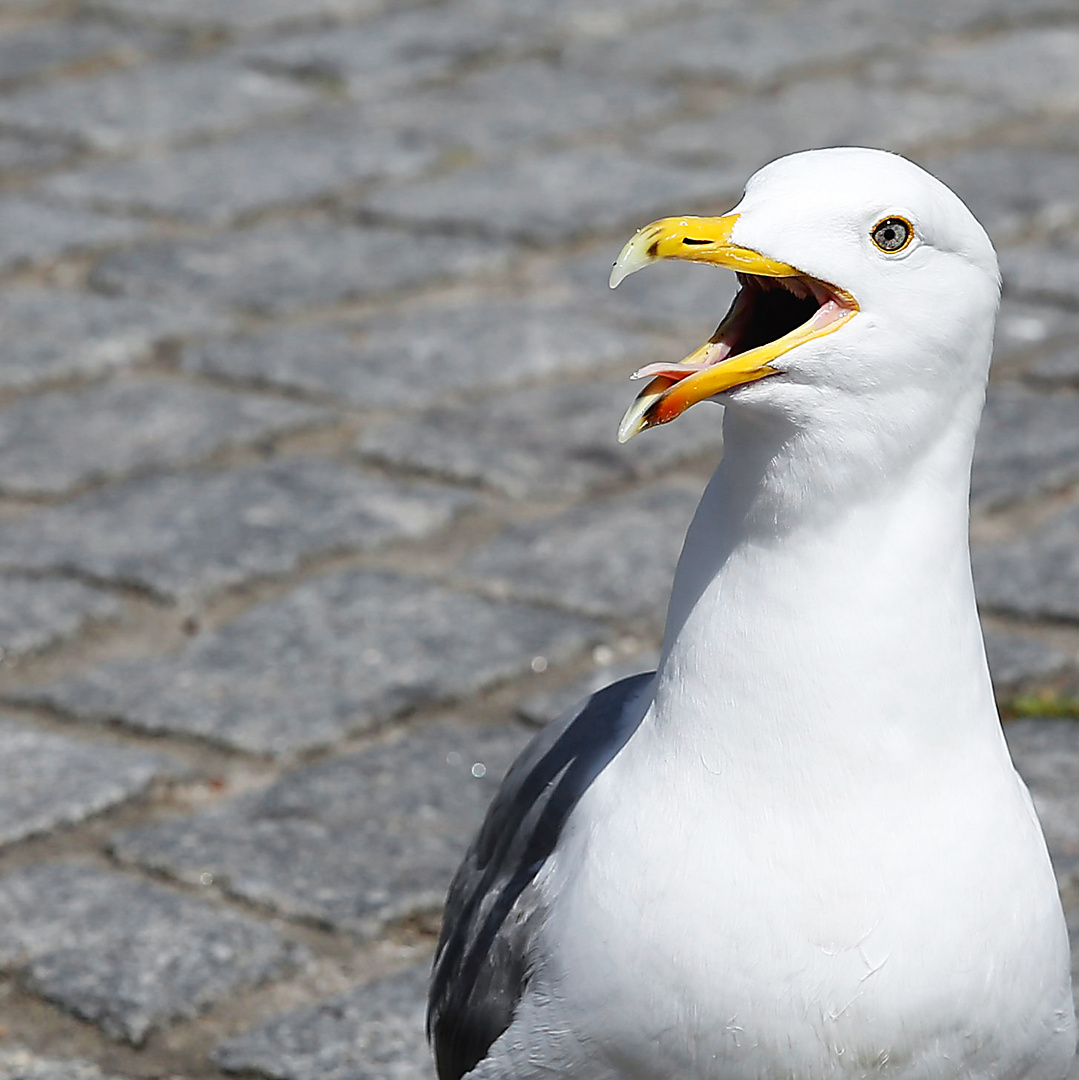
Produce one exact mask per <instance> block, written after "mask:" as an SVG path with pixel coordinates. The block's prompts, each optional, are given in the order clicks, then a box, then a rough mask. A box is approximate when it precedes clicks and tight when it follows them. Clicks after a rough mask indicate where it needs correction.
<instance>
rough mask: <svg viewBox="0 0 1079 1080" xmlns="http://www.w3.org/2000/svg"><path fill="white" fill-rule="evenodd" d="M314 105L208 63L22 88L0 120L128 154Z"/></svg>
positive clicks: (288, 85)
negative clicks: (143, 147) (134, 150)
mask: <svg viewBox="0 0 1079 1080" xmlns="http://www.w3.org/2000/svg"><path fill="white" fill-rule="evenodd" d="M316 100H317V98H316V94H315V92H314V91H313V90H311V89H309V88H307V87H303V86H299V85H296V84H295V83H293V82H289V81H287V80H284V79H277V78H272V77H270V76H268V75H265V74H262V73H260V72H257V71H250V70H246V69H244V68H243V67H241V66H239V64H238V63H237V62H236V60H235V58H226V59H222V58H219V57H212V58H210V59H207V60H192V61H188V62H187V63H170V64H150V65H145V66H140V67H134V68H129V69H127V70H124V71H111V72H107V73H105V74H102V75H96V76H93V77H91V78H86V79H79V80H72V81H69V82H57V83H53V84H50V85H46V86H43V87H40V88H34V89H28V90H25V91H23V92H22V93H20V94H16V95H14V96H12V97H7V98H3V99H2V100H0V122H2V123H4V124H8V125H11V126H12V127H14V128H16V129H21V130H23V131H29V132H37V133H41V134H45V135H56V136H61V137H64V138H68V139H73V140H77V141H79V142H80V143H82V144H83V145H85V146H88V147H91V148H94V149H98V150H130V149H134V148H135V147H137V146H140V145H143V144H146V143H164V142H171V141H173V140H177V139H182V138H186V137H190V136H193V135H197V134H203V133H210V132H215V131H229V130H232V129H235V128H240V127H244V126H247V125H249V124H251V123H253V122H254V121H256V120H261V119H265V118H267V117H272V116H279V115H283V114H288V113H295V112H298V111H300V110H301V109H303V108H304V106H307V105H310V104H312V103H314V102H315V101H316Z"/></svg>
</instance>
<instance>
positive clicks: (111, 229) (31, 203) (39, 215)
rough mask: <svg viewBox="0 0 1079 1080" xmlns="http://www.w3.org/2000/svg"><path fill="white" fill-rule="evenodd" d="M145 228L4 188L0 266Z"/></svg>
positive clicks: (100, 244)
mask: <svg viewBox="0 0 1079 1080" xmlns="http://www.w3.org/2000/svg"><path fill="white" fill-rule="evenodd" d="M0 100H2V99H0ZM145 232H146V225H145V224H144V223H142V222H137V221H125V220H123V219H121V218H115V217H107V216H106V215H104V214H97V213H94V212H93V211H91V210H80V209H78V208H76V207H71V206H57V205H55V204H53V203H46V202H40V201H38V200H35V199H31V198H27V197H25V196H23V195H17V194H11V193H7V192H5V193H4V194H3V196H2V197H0V270H11V269H14V268H17V267H21V266H24V265H26V264H27V263H40V262H47V261H50V260H53V259H56V258H59V257H60V256H61V255H67V254H70V253H71V252H75V251H88V250H92V249H94V248H104V247H111V246H114V245H116V244H121V243H124V242H125V241H128V240H134V239H137V238H138V237H140V236H142V235H144V234H145Z"/></svg>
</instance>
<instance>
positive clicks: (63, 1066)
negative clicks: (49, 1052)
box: [0, 1047, 120, 1080]
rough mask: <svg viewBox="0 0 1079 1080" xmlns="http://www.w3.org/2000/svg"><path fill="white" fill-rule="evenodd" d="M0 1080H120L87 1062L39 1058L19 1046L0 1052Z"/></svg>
mask: <svg viewBox="0 0 1079 1080" xmlns="http://www.w3.org/2000/svg"><path fill="white" fill-rule="evenodd" d="M0 1080H120V1078H119V1077H116V1076H112V1075H111V1074H110V1075H106V1074H105V1073H103V1072H102V1071H101V1070H100V1069H99V1068H98V1067H97V1066H96V1065H94V1064H93V1063H92V1062H89V1061H79V1060H77V1059H75V1060H73V1059H71V1058H54V1057H41V1056H39V1055H38V1054H34V1053H32V1052H31V1051H29V1050H26V1049H24V1048H22V1047H6V1048H5V1049H3V1050H0Z"/></svg>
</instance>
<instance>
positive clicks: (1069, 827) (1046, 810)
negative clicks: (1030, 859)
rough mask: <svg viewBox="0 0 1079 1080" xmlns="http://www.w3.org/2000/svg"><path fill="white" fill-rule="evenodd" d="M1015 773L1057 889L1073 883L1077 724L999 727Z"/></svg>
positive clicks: (1077, 853) (1076, 872)
mask: <svg viewBox="0 0 1079 1080" xmlns="http://www.w3.org/2000/svg"><path fill="white" fill-rule="evenodd" d="M1004 734H1005V736H1006V737H1007V739H1008V748H1009V749H1010V750H1011V752H1012V758H1013V760H1014V761H1015V767H1016V769H1017V770H1018V771H1019V775H1020V776H1022V778H1023V779H1024V780H1025V781H1026V783H1027V786H1028V787H1029V788H1030V794H1031V795H1032V796H1033V798H1034V806H1035V808H1036V809H1037V811H1038V817H1039V818H1041V823H1042V829H1043V830H1044V831H1045V840H1046V843H1047V844H1048V845H1049V854H1050V855H1051V856H1052V858H1053V865H1054V866H1055V867H1056V871H1057V878H1058V880H1059V881H1060V883H1061V885H1062V886H1064V887H1066V886H1068V885H1069V884H1075V883H1079V720H1071V719H1066V720H1045V719H1038V720H1012V721H1010V722H1009V723H1007V724H1005V725H1004Z"/></svg>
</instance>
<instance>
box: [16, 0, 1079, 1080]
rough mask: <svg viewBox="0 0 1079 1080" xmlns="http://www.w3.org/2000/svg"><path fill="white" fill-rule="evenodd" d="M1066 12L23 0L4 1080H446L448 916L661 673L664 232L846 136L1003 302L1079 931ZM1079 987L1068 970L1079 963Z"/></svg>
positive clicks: (1005, 465) (999, 466) (1025, 700)
mask: <svg viewBox="0 0 1079 1080" xmlns="http://www.w3.org/2000/svg"><path fill="white" fill-rule="evenodd" d="M1077 55H1079V7H1077V5H1076V0H949V2H948V3H942V2H940V0H905V2H904V3H903V4H902V5H898V4H887V3H884V2H883V0H877V2H875V3H874V2H870V0H814V2H813V3H809V2H808V0H807V2H801V3H799V2H796V0H786V2H785V0H724V2H717V3H709V2H707V0H590V2H589V3H575V2H574V0H546V2H544V3H540V2H535V3H530V2H528V0H444V2H442V3H433V4H428V5H424V4H423V3H421V2H419V0H85V2H83V3H79V2H78V0H0V331H2V347H0V646H2V649H3V653H2V662H0V705H2V714H0V1080H4V1078H6V1080H13V1078H14V1077H26V1078H34V1080H53V1078H57V1080H59V1078H79V1080H102V1078H106V1077H129V1078H136V1077H183V1078H188V1080H195V1078H202V1077H207V1078H209V1077H216V1078H221V1077H222V1076H223V1075H224V1074H228V1073H234V1072H239V1073H242V1074H244V1075H246V1076H252V1075H260V1076H267V1077H274V1078H283V1080H405V1078H413V1077H415V1078H429V1077H430V1076H431V1074H432V1070H431V1068H430V1066H429V1064H428V1062H427V1054H426V1050H425V1047H424V1043H423V1038H422V1034H421V1017H422V1011H423V1004H422V1002H423V990H424V982H425V977H426V969H427V965H428V964H429V960H430V954H431V951H432V948H433V942H434V934H435V932H436V930H437V918H438V908H439V903H440V899H441V895H442V893H443V890H444V888H445V886H446V883H447V880H448V876H449V874H450V873H451V871H452V868H453V867H454V865H455V864H456V861H457V860H458V858H459V857H460V855H461V852H462V848H463V844H464V842H465V840H466V838H467V837H468V835H469V833H470V831H471V830H472V829H473V827H474V826H475V825H476V823H477V822H478V820H479V817H480V815H481V813H482V809H483V807H484V805H485V803H486V801H487V800H488V798H489V797H490V795H491V793H492V792H493V790H494V787H495V785H496V783H497V780H498V777H499V775H500V774H501V772H502V770H503V769H504V768H505V767H506V765H507V763H508V762H509V761H510V760H511V759H512V757H513V756H514V754H515V753H516V752H517V751H518V750H519V749H520V747H521V746H522V745H523V744H524V742H525V741H526V740H527V739H528V737H529V735H530V732H532V731H534V730H535V728H536V725H538V724H542V723H543V722H544V721H545V720H546V719H547V718H549V717H550V716H551V715H552V714H554V713H556V712H557V711H559V710H560V709H561V708H562V707H563V705H565V704H566V703H567V702H568V701H570V700H572V699H574V698H575V697H577V696H578V695H579V694H581V693H583V692H584V691H585V690H586V689H588V688H589V687H591V686H594V685H596V684H597V683H598V682H602V681H606V680H608V679H610V678H612V677H615V676H617V675H620V674H623V673H628V672H630V671H633V670H640V669H642V668H644V667H645V666H647V665H648V664H649V663H651V662H652V657H653V655H654V650H655V647H656V645H657V643H658V634H659V631H660V627H661V620H662V611H663V605H664V601H665V598H666V591H667V589H668V587H669V581H670V576H671V571H672V567H673V562H674V559H675V557H676V554H677V551H678V548H679V545H680V542H681V536H682V532H683V529H684V527H685V524H686V522H687V520H688V518H689V515H690V513H691V511H692V508H693V505H694V502H695V499H696V497H697V495H698V493H699V491H700V489H701V486H702V484H703V481H704V480H705V478H706V477H707V475H708V473H709V472H710V470H711V469H712V468H713V466H714V463H715V461H716V458H717V454H718V450H719V442H718V412H717V411H716V410H714V409H710V408H706V407H703V406H702V407H701V408H700V409H694V410H693V411H692V412H691V413H690V414H689V415H687V416H686V417H684V418H683V419H682V420H679V422H678V423H677V424H675V425H672V427H670V428H668V429H665V430H664V431H662V432H660V433H656V434H650V435H645V436H644V437H642V438H640V439H637V440H635V441H634V442H633V443H631V444H630V445H629V446H627V447H618V446H617V444H616V443H615V440H614V432H615V427H616V425H617V421H618V418H619V416H620V414H621V411H622V409H623V408H624V407H625V405H626V403H627V402H628V401H629V399H630V397H631V394H632V392H633V391H632V389H631V387H630V385H629V383H628V382H626V376H627V375H628V373H629V372H630V371H632V370H633V369H634V368H635V367H636V366H637V365H638V364H639V363H641V362H646V361H649V360H654V359H658V358H664V357H668V358H669V357H672V356H677V355H682V354H683V353H684V352H685V350H686V348H687V347H688V346H689V345H690V344H692V343H695V342H696V341H697V340H700V339H701V338H702V337H703V336H705V335H706V334H707V333H708V332H710V331H711V329H712V327H713V326H714V324H715V321H716V318H717V315H718V314H719V313H720V311H721V309H722V308H723V307H724V305H725V303H726V300H727V298H728V293H729V289H730V283H729V282H728V281H726V275H721V274H718V273H716V272H714V271H709V270H706V269H702V268H700V267H692V266H668V267H664V268H663V270H662V271H657V272H655V273H653V274H646V275H642V276H640V277H635V278H633V279H632V280H631V281H629V282H628V283H627V284H626V285H625V286H624V287H623V288H622V289H620V290H619V292H618V293H616V294H612V293H610V292H609V291H608V290H607V288H606V272H607V268H608V266H609V264H610V262H611V260H612V259H613V257H614V255H615V253H616V252H617V250H618V248H619V246H620V245H621V243H622V241H623V240H624V239H625V237H626V236H627V235H628V233H629V232H630V231H631V230H632V229H633V228H634V227H636V226H638V225H640V224H643V223H644V222H646V221H648V220H649V219H651V218H652V217H655V216H658V215H660V214H663V213H670V212H678V211H683V210H694V209H697V210H701V211H705V212H708V211H721V210H724V209H726V208H728V207H729V206H730V205H731V204H732V203H733V202H734V201H735V199H736V198H737V196H738V194H739V191H740V189H741V184H742V182H743V180H744V179H745V177H746V176H747V175H748V174H749V173H750V172H752V171H753V170H754V169H755V168H756V167H757V166H759V165H760V164H762V163H763V162H764V161H766V160H768V159H770V158H772V157H775V156H777V155H779V154H781V153H785V152H788V151H792V150H795V149H799V148H803V147H808V146H817V145H827V144H835V143H860V144H868V145H879V146H885V147H889V148H894V149H899V150H901V151H903V152H905V153H907V154H908V155H910V156H912V157H914V158H915V159H916V160H918V161H920V162H922V163H924V164H925V165H927V166H928V167H930V168H931V169H932V170H933V171H935V172H936V173H938V174H939V175H940V176H941V177H942V178H943V179H945V180H946V181H948V182H950V183H952V184H953V185H954V186H955V187H956V188H957V190H959V191H960V193H961V194H962V195H963V196H964V197H965V198H966V199H967V200H968V201H969V203H970V204H971V206H972V207H973V208H974V210H975V211H976V212H977V213H978V214H979V215H980V217H981V218H982V220H983V221H985V222H986V224H987V226H988V227H989V228H990V230H991V231H992V233H993V235H994V237H995V239H996V241H997V243H998V246H999V248H1000V251H1001V257H1002V263H1003V266H1004V269H1005V274H1006V285H1007V287H1006V297H1005V302H1004V307H1003V311H1002V316H1001V322H1000V332H999V335H998V347H997V348H998V356H997V360H996V365H995V375H994V381H993V383H992V386H991V390H990V397H989V405H988V412H987V418H986V422H985V426H984V431H983V437H982V439H981V442H980V444H979V452H978V460H977V463H976V467H975V472H974V506H975V514H974V536H975V540H976V551H975V561H976V574H977V583H978V589H979V594H980V598H981V602H982V605H983V611H984V615H985V621H986V626H987V633H988V644H989V653H990V660H991V665H992V668H993V673H994V676H995V679H996V684H997V688H998V691H999V696H1000V700H1001V704H1002V708H1003V710H1004V712H1005V715H1006V716H1007V717H1009V718H1010V722H1009V723H1008V724H1007V725H1006V730H1007V734H1008V738H1009V741H1010V742H1011V744H1012V747H1013V750H1014V752H1015V756H1016V759H1017V761H1018V764H1019V767H1020V769H1021V771H1022V772H1023V773H1024V775H1025V776H1026V777H1027V779H1028V781H1029V783H1030V784H1031V786H1032V788H1033V791H1034V796H1035V799H1036V801H1037V803H1038V805H1039V808H1040V810H1041V812H1042V814H1043V818H1044V822H1045V826H1046V831H1047V833H1048V837H1049V842H1050V847H1051V849H1052V854H1053V857H1054V860H1055V863H1056V866H1057V869H1058V873H1059V879H1060V885H1061V889H1062V892H1063V894H1064V897H1065V901H1066V905H1067V906H1068V908H1069V912H1070V920H1071V925H1072V932H1073V934H1079V723H1077V722H1076V719H1075V715H1076V713H1077V712H1079V183H1077V182H1076V178H1077V176H1079V64H1077V63H1076V59H1075V58H1076V56H1077ZM1076 955H1077V957H1079V954H1076Z"/></svg>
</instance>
